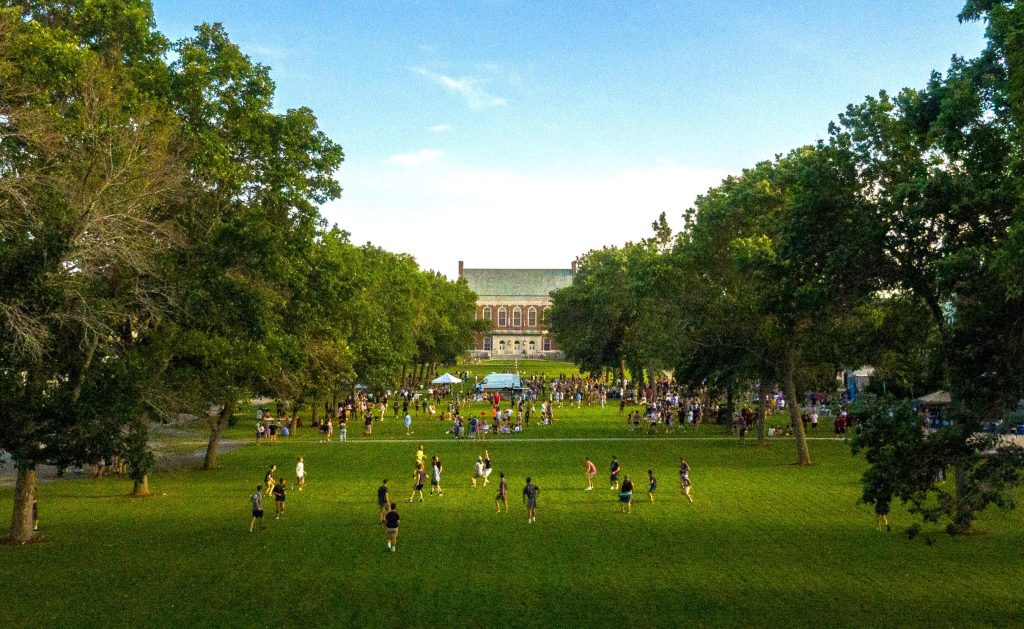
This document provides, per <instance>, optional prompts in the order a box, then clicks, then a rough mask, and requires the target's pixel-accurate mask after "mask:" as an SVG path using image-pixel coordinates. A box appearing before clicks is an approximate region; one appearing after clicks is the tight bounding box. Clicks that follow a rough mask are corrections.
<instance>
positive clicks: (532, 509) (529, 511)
mask: <svg viewBox="0 0 1024 629" xmlns="http://www.w3.org/2000/svg"><path fill="white" fill-rule="evenodd" d="M539 493H540V487H537V486H536V485H534V484H533V481H532V480H531V479H530V477H529V476H527V477H526V487H523V501H524V502H525V503H526V522H527V523H528V524H532V523H533V522H536V521H537V494H539Z"/></svg>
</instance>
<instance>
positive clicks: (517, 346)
mask: <svg viewBox="0 0 1024 629" xmlns="http://www.w3.org/2000/svg"><path fill="white" fill-rule="evenodd" d="M513 347H515V350H516V353H517V354H518V353H519V341H516V342H515V345H514V346H513Z"/></svg>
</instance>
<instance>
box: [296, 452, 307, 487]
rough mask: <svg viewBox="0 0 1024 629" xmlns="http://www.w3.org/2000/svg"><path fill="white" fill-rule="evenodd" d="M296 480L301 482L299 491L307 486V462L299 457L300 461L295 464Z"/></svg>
mask: <svg viewBox="0 0 1024 629" xmlns="http://www.w3.org/2000/svg"><path fill="white" fill-rule="evenodd" d="M295 480H296V482H298V484H299V491H302V488H303V487H305V486H306V462H305V461H304V460H303V458H302V457H301V456H300V457H299V462H298V463H296V464H295Z"/></svg>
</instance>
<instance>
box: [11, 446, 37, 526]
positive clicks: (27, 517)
mask: <svg viewBox="0 0 1024 629" xmlns="http://www.w3.org/2000/svg"><path fill="white" fill-rule="evenodd" d="M35 499H36V466H35V465H19V466H18V477H17V480H15V482H14V513H13V515H12V517H11V537H10V541H11V542H12V543H14V544H26V543H28V542H31V541H32V538H33V537H34V536H35V533H34V532H33V531H32V503H33V502H34V501H35Z"/></svg>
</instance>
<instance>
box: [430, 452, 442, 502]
mask: <svg viewBox="0 0 1024 629" xmlns="http://www.w3.org/2000/svg"><path fill="white" fill-rule="evenodd" d="M443 471H444V466H442V465H441V457H439V456H437V455H436V454H435V455H434V456H433V459H432V465H431V470H430V495H431V496H433V495H434V494H435V493H436V494H437V495H438V496H441V495H443V494H442V493H441V472H443Z"/></svg>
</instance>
